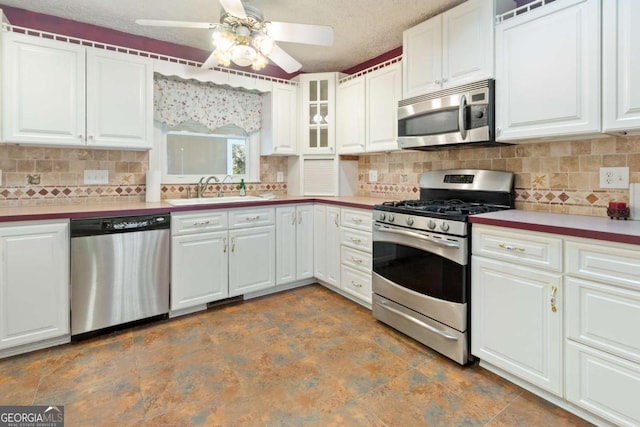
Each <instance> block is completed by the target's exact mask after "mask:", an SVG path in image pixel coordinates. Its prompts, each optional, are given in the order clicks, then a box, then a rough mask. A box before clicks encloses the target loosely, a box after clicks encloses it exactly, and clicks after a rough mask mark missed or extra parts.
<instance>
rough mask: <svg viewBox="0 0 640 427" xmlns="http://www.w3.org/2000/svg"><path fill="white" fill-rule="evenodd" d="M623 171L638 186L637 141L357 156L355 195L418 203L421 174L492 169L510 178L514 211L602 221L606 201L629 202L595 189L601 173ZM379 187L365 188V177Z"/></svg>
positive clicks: (621, 193) (621, 194) (622, 193)
mask: <svg viewBox="0 0 640 427" xmlns="http://www.w3.org/2000/svg"><path fill="white" fill-rule="evenodd" d="M614 166H628V167H629V170H630V182H632V183H633V182H640V137H613V136H611V137H609V136H607V137H603V138H599V139H592V140H580V141H554V142H535V143H526V144H519V145H508V146H500V147H483V148H471V149H461V150H448V151H400V152H393V153H389V154H376V155H371V156H361V157H360V159H359V163H358V185H359V195H361V196H371V197H383V198H386V199H409V198H418V197H419V195H420V186H419V180H420V174H422V172H426V171H430V170H439V169H453V168H455V169H457V168H474V169H476V168H477V169H494V170H506V171H510V172H513V173H514V174H515V192H516V207H517V208H518V209H526V210H536V211H546V212H560V213H573V214H580V215H595V216H606V208H607V206H608V203H609V202H610V201H613V200H615V201H625V202H628V201H629V191H628V190H615V189H600V188H599V185H600V167H614ZM369 170H377V171H378V182H376V183H370V182H368V181H367V180H368V176H369V175H368V171H369Z"/></svg>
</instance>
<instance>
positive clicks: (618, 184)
mask: <svg viewBox="0 0 640 427" xmlns="http://www.w3.org/2000/svg"><path fill="white" fill-rule="evenodd" d="M600 188H629V168H628V167H618V168H600Z"/></svg>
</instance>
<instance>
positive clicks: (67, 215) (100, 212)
mask: <svg viewBox="0 0 640 427" xmlns="http://www.w3.org/2000/svg"><path fill="white" fill-rule="evenodd" d="M302 203H324V204H329V205H337V206H343V207H351V208H357V209H373V205H369V204H364V203H357V202H348V201H344V200H331V199H323V198H321V197H304V198H300V199H296V198H295V197H290V198H287V199H274V200H265V201H259V202H231V203H216V204H210V205H191V206H172V205H169V204H168V203H166V204H165V206H158V207H153V208H130V209H127V208H124V209H101V208H100V207H98V206H96V209H95V210H91V211H82V212H51V213H33V214H20V215H5V216H2V215H0V222H12V221H41V220H48V219H79V218H94V217H110V216H128V215H149V214H164V213H171V212H188V211H201V210H215V209H235V208H248V207H258V206H274V205H291V204H302ZM105 206H107V205H105Z"/></svg>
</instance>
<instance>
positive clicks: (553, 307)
mask: <svg viewBox="0 0 640 427" xmlns="http://www.w3.org/2000/svg"><path fill="white" fill-rule="evenodd" d="M557 293H558V288H556V287H555V286H552V287H551V298H550V299H549V303H550V304H551V311H552V312H554V313H555V312H556V311H558V308H557V307H556V294H557Z"/></svg>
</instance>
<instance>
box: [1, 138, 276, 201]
mask: <svg viewBox="0 0 640 427" xmlns="http://www.w3.org/2000/svg"><path fill="white" fill-rule="evenodd" d="M148 165H149V153H148V152H146V151H124V150H92V149H84V148H48V147H25V146H21V145H10V144H0V169H1V170H2V183H1V184H0V207H2V206H18V205H19V206H28V205H46V204H56V205H59V204H84V203H110V202H115V201H118V202H123V201H132V202H139V201H144V199H145V191H146V187H145V183H146V180H145V177H146V172H147V169H148V167H149V166H148ZM260 166H261V181H262V182H261V183H247V192H248V194H256V193H259V192H267V191H268V192H273V193H276V194H282V195H284V194H286V191H287V186H286V174H287V159H286V158H269V157H263V158H261V162H260ZM85 169H103V170H107V171H108V172H109V183H108V184H100V185H85V184H84V170H85ZM279 171H281V172H283V173H284V176H285V181H284V182H276V173H277V172H279ZM225 187H227V188H223V191H225V192H227V193H228V194H230V195H231V194H237V193H238V191H239V187H237V186H234V185H225ZM215 191H217V189H216V190H215ZM181 193H182V194H181ZM168 197H184V186H178V185H163V186H162V198H168Z"/></svg>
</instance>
